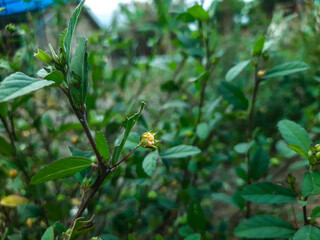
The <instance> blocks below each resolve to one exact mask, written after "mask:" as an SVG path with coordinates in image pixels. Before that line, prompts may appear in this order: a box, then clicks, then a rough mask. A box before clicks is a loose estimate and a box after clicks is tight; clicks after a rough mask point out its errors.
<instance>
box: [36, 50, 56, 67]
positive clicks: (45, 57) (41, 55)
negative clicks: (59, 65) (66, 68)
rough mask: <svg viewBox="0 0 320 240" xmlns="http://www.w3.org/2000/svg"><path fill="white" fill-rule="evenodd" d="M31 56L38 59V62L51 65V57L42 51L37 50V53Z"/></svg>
mask: <svg viewBox="0 0 320 240" xmlns="http://www.w3.org/2000/svg"><path fill="white" fill-rule="evenodd" d="M33 56H34V57H36V58H38V59H39V60H40V61H42V62H45V63H46V64H48V65H50V64H51V63H52V58H51V56H50V55H49V54H48V53H45V52H44V51H42V50H41V49H38V52H37V53H35V54H34V55H33Z"/></svg>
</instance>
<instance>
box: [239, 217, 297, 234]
mask: <svg viewBox="0 0 320 240" xmlns="http://www.w3.org/2000/svg"><path fill="white" fill-rule="evenodd" d="M295 231H296V230H295V228H294V227H293V226H292V225H291V224H290V223H287V222H285V221H283V220H282V219H280V218H276V217H273V216H269V215H257V216H253V217H251V218H250V219H246V220H243V221H242V222H241V223H240V224H239V225H238V226H237V227H236V228H235V230H234V234H235V235H236V236H238V237H245V238H292V237H293V234H294V233H295Z"/></svg>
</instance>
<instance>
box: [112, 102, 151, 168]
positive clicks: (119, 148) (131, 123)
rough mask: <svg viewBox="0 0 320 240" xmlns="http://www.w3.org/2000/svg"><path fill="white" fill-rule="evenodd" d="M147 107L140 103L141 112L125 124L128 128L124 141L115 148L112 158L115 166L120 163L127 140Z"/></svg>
mask: <svg viewBox="0 0 320 240" xmlns="http://www.w3.org/2000/svg"><path fill="white" fill-rule="evenodd" d="M145 106H146V104H145V102H141V103H140V110H139V112H137V113H135V114H134V115H133V116H131V117H129V118H127V119H126V121H125V122H124V126H125V128H126V130H125V132H124V135H123V138H122V141H121V143H120V145H118V146H116V147H115V150H114V154H113V158H112V163H113V164H115V163H117V162H118V159H119V157H120V153H121V151H122V149H123V147H124V144H125V143H126V141H127V138H128V136H129V133H130V132H131V130H132V128H133V126H134V125H135V123H136V122H137V120H138V118H139V117H140V115H141V113H142V110H143V109H144V107H145Z"/></svg>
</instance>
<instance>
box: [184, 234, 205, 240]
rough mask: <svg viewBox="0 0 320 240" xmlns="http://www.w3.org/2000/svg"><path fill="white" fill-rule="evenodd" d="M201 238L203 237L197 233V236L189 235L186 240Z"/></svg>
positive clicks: (198, 239)
mask: <svg viewBox="0 0 320 240" xmlns="http://www.w3.org/2000/svg"><path fill="white" fill-rule="evenodd" d="M200 238H201V235H200V234H199V233H195V234H192V235H189V236H188V237H186V238H185V239H184V240H200Z"/></svg>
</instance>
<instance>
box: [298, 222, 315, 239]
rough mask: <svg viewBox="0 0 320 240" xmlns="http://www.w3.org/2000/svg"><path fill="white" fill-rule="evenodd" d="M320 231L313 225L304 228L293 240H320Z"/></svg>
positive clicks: (300, 229)
mask: <svg viewBox="0 0 320 240" xmlns="http://www.w3.org/2000/svg"><path fill="white" fill-rule="evenodd" d="M319 239H320V229H318V228H316V227H313V226H311V225H308V226H303V227H301V228H299V230H298V231H297V232H296V233H295V234H294V236H293V240H319Z"/></svg>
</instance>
